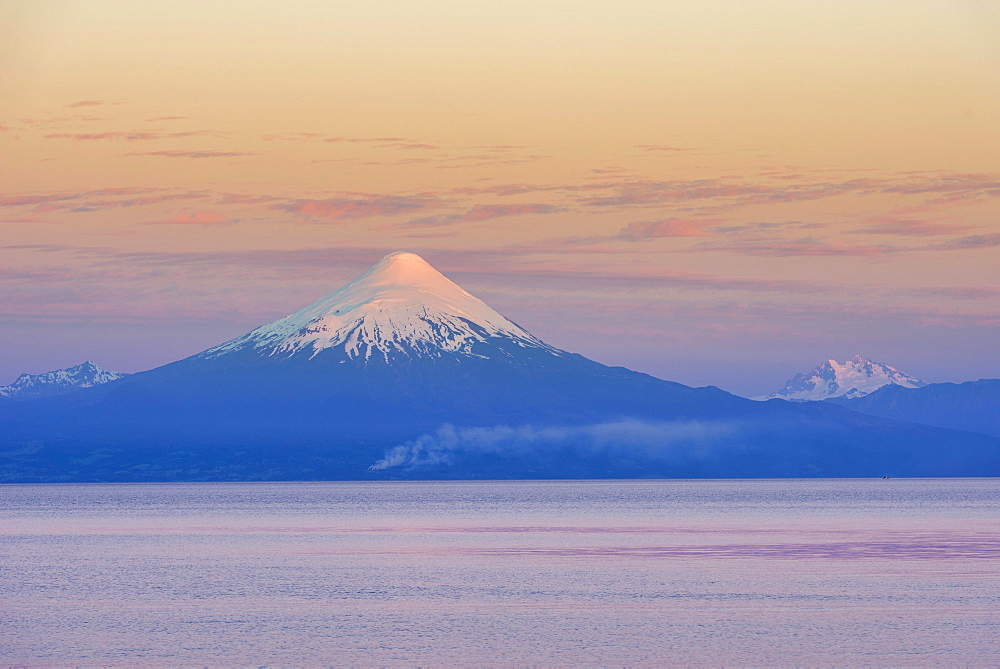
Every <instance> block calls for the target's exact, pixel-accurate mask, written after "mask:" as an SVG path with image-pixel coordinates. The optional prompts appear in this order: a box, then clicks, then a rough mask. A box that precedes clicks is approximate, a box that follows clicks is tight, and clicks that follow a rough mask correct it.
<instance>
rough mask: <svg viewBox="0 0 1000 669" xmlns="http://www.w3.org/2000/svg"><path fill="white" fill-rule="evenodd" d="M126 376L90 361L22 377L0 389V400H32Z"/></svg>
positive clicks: (22, 375)
mask: <svg viewBox="0 0 1000 669" xmlns="http://www.w3.org/2000/svg"><path fill="white" fill-rule="evenodd" d="M124 376H128V374H123V373H121V372H111V371H108V370H105V369H103V368H101V366H100V365H98V364H97V363H95V362H93V361H91V360H87V361H85V362H81V363H80V364H79V365H74V366H73V367H67V368H66V369H56V370H53V371H51V372H44V373H42V374H21V375H20V376H18V377H17V379H16V380H15V381H14V383H11V384H10V385H6V386H0V397H6V398H10V399H32V398H35V397H47V396H50V395H62V394H64V393H68V392H72V391H74V390H77V389H79V388H91V387H93V386H99V385H101V384H104V383H108V382H110V381H115V380H117V379H120V378H122V377H124Z"/></svg>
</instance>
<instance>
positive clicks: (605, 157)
mask: <svg viewBox="0 0 1000 669" xmlns="http://www.w3.org/2000/svg"><path fill="white" fill-rule="evenodd" d="M0 91H2V92H0V384H3V383H9V382H10V381H12V380H13V379H14V378H15V377H16V376H17V374H18V373H20V372H32V373H37V372H42V371H46V370H50V369H56V368H59V367H65V366H69V365H72V364H75V363H78V362H81V361H83V360H84V359H88V358H89V359H93V360H94V361H96V362H98V363H99V364H101V365H102V366H104V367H106V368H108V369H115V370H120V371H139V370H142V369H148V368H150V367H153V366H156V365H160V364H163V363H167V362H170V361H173V360H176V359H179V358H181V357H185V356H187V355H191V354H193V353H196V352H198V351H200V350H202V349H205V348H207V347H209V346H212V345H214V344H217V343H219V342H221V341H224V340H226V339H229V338H231V337H234V336H236V335H239V334H241V333H243V332H245V331H246V330H248V329H250V328H252V327H255V326H257V325H259V324H261V323H264V322H267V321H270V320H273V319H275V318H278V317H281V316H284V315H286V314H287V313H290V312H292V311H294V310H296V309H298V308H299V307H301V306H303V305H305V304H307V303H309V302H312V301H313V300H315V299H317V298H318V297H320V296H322V295H324V294H325V293H328V292H330V291H332V290H334V289H336V288H338V287H340V286H341V285H342V284H343V283H345V282H346V281H347V280H349V279H351V278H352V277H353V276H354V275H356V274H357V273H359V272H361V271H363V270H364V269H366V268H367V267H368V266H369V265H371V264H372V263H374V262H375V261H377V260H378V259H379V258H381V257H382V256H383V255H385V254H386V253H388V252H391V251H395V250H409V251H414V252H416V253H419V254H421V255H423V256H424V257H425V258H426V259H427V260H428V261H429V262H430V263H431V264H433V265H434V266H436V267H437V268H438V269H440V270H441V271H442V272H444V273H445V274H446V275H448V276H449V277H451V278H452V279H454V280H455V281H457V282H458V283H459V284H461V285H463V286H464V287H465V288H467V289H468V290H469V291H470V292H472V293H474V294H476V295H478V296H479V297H481V298H483V299H485V300H486V301H487V302H488V303H490V304H491V305H492V306H493V307H494V308H496V309H498V310H499V311H501V312H502V313H504V314H505V315H507V316H509V317H510V318H512V319H513V320H515V321H517V322H518V323H520V324H521V325H523V326H524V327H526V328H528V329H529V330H530V331H532V332H533V333H535V334H536V335H538V336H540V337H542V338H543V339H545V340H546V341H548V342H549V343H551V344H553V345H555V346H558V347H560V348H565V349H568V350H571V351H576V352H579V353H582V354H584V355H586V356H588V357H591V358H594V359H596V360H598V361H601V362H604V363H607V364H621V365H625V366H628V367H631V368H633V369H637V370H640V371H645V372H649V373H651V374H654V375H656V376H660V377H662V378H667V379H671V380H675V381H680V382H682V383H687V384H691V385H709V384H711V385H717V386H720V387H722V388H724V389H726V390H730V391H732V392H736V393H740V394H757V393H763V392H767V391H771V390H774V389H776V388H777V387H780V385H781V384H782V383H783V382H784V380H785V379H787V378H788V377H790V376H791V375H793V374H794V373H796V372H800V371H807V370H808V369H810V368H811V367H812V366H814V365H815V364H817V363H819V362H821V361H822V360H825V359H826V358H830V357H832V358H836V359H839V360H843V359H846V358H847V357H850V356H852V355H854V354H856V353H862V354H865V355H867V356H868V357H871V358H873V359H875V360H879V361H884V362H888V363H890V364H893V365H895V366H897V367H899V368H901V369H903V370H904V371H906V372H908V373H910V374H914V375H916V376H919V377H922V378H924V379H926V380H928V381H962V380H969V379H976V378H980V377H997V376H1000V346H998V344H997V342H998V341H1000V4H998V3H995V2H990V1H988V0H983V1H981V2H975V1H962V0H944V1H941V2H921V1H918V0H907V1H905V2H891V1H884V2H874V3H873V2H870V1H869V0H866V1H864V2H853V1H850V0H845V1H839V2H808V1H803V2H795V3H790V2H786V1H780V2H777V1H774V2H767V1H759V2H742V1H735V0H734V1H728V2H724V1H712V0H698V1H693V2H665V1H664V0H656V1H650V2H645V1H638V0H637V1H634V2H621V1H616V2H604V1H600V0H588V1H586V2H580V1H579V0H576V1H568V0H567V1H562V0H532V1H520V0H509V1H507V2H495V1H490V2H484V1H479V0H461V1H454V2H450V1H431V0H426V1H422V2H381V1H378V0H369V1H366V2H334V1H319V0H315V1H309V0H300V1H295V0H290V1H285V2H280V3H279V2H244V1H239V2H236V1H232V2H223V1H211V0H209V1H206V0H198V1H197V2H194V1H186V0H172V1H171V2H166V3H137V2H132V1H117V2H114V1H105V0H90V1H85V2H59V1H48V2H46V1H34V2H16V1H15V2H9V1H8V2H2V3H0Z"/></svg>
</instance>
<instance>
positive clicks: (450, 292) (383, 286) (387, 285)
mask: <svg viewBox="0 0 1000 669" xmlns="http://www.w3.org/2000/svg"><path fill="white" fill-rule="evenodd" d="M494 338H502V339H504V340H506V341H507V342H512V343H514V344H515V345H517V346H521V347H531V348H541V349H546V350H549V351H551V352H558V350H557V349H553V348H552V347H550V346H548V345H547V344H545V343H543V342H542V341H541V340H539V339H538V338H536V337H535V336H534V335H532V334H530V333H529V332H527V331H526V330H524V329H523V328H521V327H520V326H519V325H517V324H516V323H514V322H512V321H510V320H508V319H507V318H505V317H504V316H501V315H500V314H499V313H497V312H496V311H494V310H493V309H491V308H490V307H489V306H488V305H486V303H485V302H483V301H482V300H480V299H478V298H476V297H474V296H472V295H470V294H469V293H467V292H466V291H465V290H463V289H462V288H461V287H459V286H458V285H456V284H455V283H454V282H452V281H451V280H449V279H448V278H447V277H445V276H444V275H443V274H441V273H440V272H438V271H437V270H436V269H434V268H433V267H431V266H430V265H429V264H428V263H427V262H426V261H425V260H424V259H423V258H421V257H420V256H418V255H416V254H415V253H407V252H402V251H400V252H396V253H391V254H389V255H387V256H386V257H384V258H382V260H380V261H379V262H377V263H376V264H375V265H374V266H372V268H371V269H369V270H368V271H367V272H365V273H364V274H362V275H361V276H359V277H358V278H356V279H355V280H354V281H352V282H350V283H349V284H347V285H346V286H344V287H343V288H341V289H340V290H337V291H335V292H333V293H330V294H329V295H327V296H326V297H324V298H322V299H320V300H318V301H317V302H314V303H313V304H310V305H309V306H307V307H305V308H304V309H300V310H299V311H296V312H295V313H293V314H291V315H289V316H286V317H285V318H282V319H280V320H277V321H274V322H273V323H268V324H267V325H262V326H261V327H259V328H256V329H255V330H252V331H250V332H248V333H247V334H245V335H243V336H241V337H237V338H236V339H233V340H231V341H228V342H226V343H224V344H220V345H219V346H216V347H214V348H211V349H208V350H207V351H205V352H203V353H201V354H199V355H198V356H197V357H199V358H202V359H213V358H217V357H219V356H223V355H226V354H228V353H233V352H237V351H247V350H252V351H254V352H256V353H257V354H258V355H260V356H262V357H276V358H287V357H292V356H298V355H305V356H307V357H314V356H316V355H318V354H320V353H329V352H337V353H340V354H342V355H343V356H345V357H346V359H350V360H360V361H369V360H370V359H372V358H375V359H381V360H384V361H386V362H388V361H390V360H391V359H392V358H395V357H399V356H405V357H411V358H412V357H437V356H440V355H442V354H443V353H445V352H449V353H456V354H460V355H469V356H476V357H478V356H479V355H480V354H478V353H476V351H475V350H474V349H476V348H477V345H479V344H483V343H486V342H488V341H490V340H492V339H494Z"/></svg>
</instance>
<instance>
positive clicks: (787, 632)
mask: <svg viewBox="0 0 1000 669" xmlns="http://www.w3.org/2000/svg"><path fill="white" fill-rule="evenodd" d="M442 663H443V664H503V665H510V664H514V665H518V664H564V665H565V664H586V665H623V664H628V665H641V664H647V665H655V664H664V663H674V664H677V663H686V664H707V665H721V664H799V665H802V664H812V665H815V664H840V665H843V664H851V665H921V664H923V665H940V664H947V665H997V664H998V663H1000V480H997V479H971V480H970V479H964V480H954V479H953V480H888V481H883V480H847V481H845V480H819V481H816V480H794V481H787V480H783V481H627V482H622V481H596V482H595V481H589V482H486V483H482V482H460V483H451V482H444V483H438V482H435V483H421V482H414V483H276V484H268V483H262V484H250V483H239V484H162V485H159V484H137V485H95V484H90V485H31V486H28V485H25V486H20V485H7V486H0V664H31V665H77V664H85V665H95V664H99V665H136V664H141V665H151V664H152V665H155V664H163V665H166V664H187V665H191V664H210V665H218V664H243V665H247V664H275V665H290V664H292V665H294V664H314V665H315V664H361V665H372V664H375V665H400V664H401V665H409V664H422V665H426V664H442Z"/></svg>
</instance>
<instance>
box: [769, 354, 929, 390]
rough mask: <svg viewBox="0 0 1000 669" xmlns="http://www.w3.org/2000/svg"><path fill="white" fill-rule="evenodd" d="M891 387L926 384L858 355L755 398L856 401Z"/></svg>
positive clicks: (826, 363) (917, 386) (833, 361)
mask: <svg viewBox="0 0 1000 669" xmlns="http://www.w3.org/2000/svg"><path fill="white" fill-rule="evenodd" d="M888 385H897V386H902V387H903V388H922V387H924V386H926V385H927V384H926V383H925V382H923V381H921V380H920V379H918V378H916V377H913V376H910V375H909V374H904V373H903V372H901V371H899V370H898V369H896V368H895V367H892V366H890V365H887V364H885V363H882V362H872V361H871V360H869V359H868V358H865V357H864V356H861V355H856V356H854V357H853V358H851V359H850V360H848V361H847V362H843V363H840V362H837V361H836V360H827V361H826V362H824V363H822V364H821V365H819V366H817V367H816V368H815V369H813V370H812V371H811V372H809V373H808V374H796V375H795V376H794V377H793V378H791V379H789V380H788V381H787V382H786V383H785V387H784V388H782V389H781V390H778V391H777V392H773V393H771V394H770V395H765V396H764V397H755V398H753V399H756V400H770V399H774V398H779V399H783V400H791V401H796V402H808V401H821V400H825V399H829V398H831V397H844V398H847V399H853V398H856V397H864V396H865V395H867V394H869V393H871V392H874V391H876V390H878V389H879V388H881V387H883V386H888Z"/></svg>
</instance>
